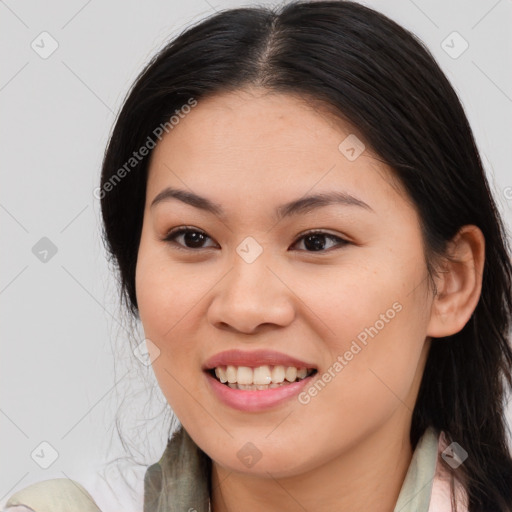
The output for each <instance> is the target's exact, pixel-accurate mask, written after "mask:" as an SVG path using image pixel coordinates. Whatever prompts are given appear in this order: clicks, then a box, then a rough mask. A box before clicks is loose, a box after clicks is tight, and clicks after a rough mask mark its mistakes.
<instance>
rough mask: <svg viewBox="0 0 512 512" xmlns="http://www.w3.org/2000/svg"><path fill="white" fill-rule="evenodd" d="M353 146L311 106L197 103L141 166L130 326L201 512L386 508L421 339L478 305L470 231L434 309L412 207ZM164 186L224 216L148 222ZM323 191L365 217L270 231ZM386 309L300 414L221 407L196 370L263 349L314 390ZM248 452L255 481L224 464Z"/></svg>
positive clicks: (447, 328)
mask: <svg viewBox="0 0 512 512" xmlns="http://www.w3.org/2000/svg"><path fill="white" fill-rule="evenodd" d="M352 133H356V134H357V132H356V130H355V129H354V128H351V127H350V126H348V125H347V124H344V123H342V122H341V121H339V120H337V119H335V118H334V117H333V116H329V115H327V114H326V113H325V112H321V111H320V110H319V109H314V108H313V107H312V103H311V102H310V103H309V104H306V103H305V102H304V101H303V100H302V99H301V98H299V97H297V96H294V95H289V94H286V95H284V94H276V93H269V92H268V91H265V90H261V89H255V88H251V89H244V90H240V91H236V92H230V93H224V94H222V95H217V96H214V97H210V98H207V99H203V100H200V101H199V103H198V105H197V106H196V107H195V108H194V109H193V110H192V111H191V112H190V113H189V114H188V115H187V116H185V117H184V118H183V119H181V120H180V122H179V124H178V125H176V126H175V127H174V128H173V130H172V131H170V132H169V133H168V134H167V135H166V136H165V137H164V138H163V139H162V141H161V142H159V144H158V145H157V147H156V148H155V150H154V152H153V154H152V156H151V162H150V168H149V174H148V184H147V185H148V186H147V195H146V206H145V212H144V223H143V229H142V235H141V241H140V247H139V253H138V261H137V271H136V290H137V300H138V304H139V312H140V318H141V321H142V324H143V327H144V332H145V335H146V338H148V339H150V340H151V342H152V344H154V345H152V347H153V348H152V347H151V346H150V347H149V350H150V353H151V351H153V353H154V354H158V351H157V350H156V349H154V347H158V350H159V351H160V352H159V354H158V357H157V358H156V359H155V360H154V362H153V368H154V371H155V375H156V377H157V380H158V382H159V385H160V387H161V389H162V391H163V393H164V395H165V397H166V398H167V400H168V402H169V404H170V406H171V407H172V409H173V411H174V412H175V414H176V415H177V416H178V418H179V420H180V421H181V423H182V424H183V426H184V428H185V429H186V430H187V432H188V433H189V434H190V436H191V437H192V439H194V441H195V442H196V443H197V445H198V446H199V447H200V448H201V449H202V450H203V451H204V452H205V453H207V454H208V455H209V456H210V457H211V459H212V461H213V475H212V486H213V492H212V505H213V510H214V511H215V512H219V511H220V512H224V511H234V510H244V511H246V512H251V511H256V510H262V509H264V510H267V511H278V510H291V511H294V510H297V511H299V510H301V511H302V510H304V509H306V510H315V511H316V512H323V511H327V510H351V511H358V510H380V511H392V510H393V508H394V505H395V503H396V499H397V497H398V494H399V492H400V488H401V485H402V483H403V480H404V478H405V474H406V472H407V468H408V466H409V463H410V460H411V456H412V448H411V446H410V443H409V430H410V424H411V415H412V410H413V407H414V403H415V400H416V396H417V392H418V389H419V384H420V380H421V376H422V372H423V368H424V365H425V361H426V357H427V354H428V348H429V346H430V336H446V335H448V334H453V333H454V332H457V331H458V330H460V329H461V328H462V327H463V326H464V324H465V323H466V322H467V320H468V319H469V317H470V315H471V313H472V311H473V309H474V307H475V306H476V303H477V301H478V297H479V294H480V288H481V274H482V268H483V254H484V252H483V250H484V241H483V237H482V235H481V232H480V231H479V230H478V228H475V227H474V226H467V227H465V228H464V229H463V230H461V232H460V234H459V235H460V236H459V237H458V238H457V240H455V242H454V243H453V244H452V245H451V246H450V251H451V254H452V257H453V261H452V262H450V261H448V260H446V261H444V260H443V261H442V262H441V263H440V265H442V269H441V267H440V269H441V270H443V271H442V272H440V273H439V274H438V275H437V276H436V277H435V283H436V286H437V289H438V295H437V296H435V295H434V293H433V291H432V287H431V284H430V281H429V279H428V275H427V267H426V262H425V256H424V245H423V240H422V235H421V230H420V221H419V218H418V215H417V213H416V210H415V208H414V206H413V204H412V203H411V202H410V200H409V199H408V198H407V196H406V194H405V193H404V191H403V190H402V188H401V186H400V184H399V183H398V181H397V180H396V179H394V175H393V173H392V171H391V169H389V168H388V167H387V166H385V165H384V164H382V163H380V162H378V161H377V160H376V159H375V158H374V156H373V155H372V153H371V151H370V149H369V148H366V150H365V151H364V152H363V153H362V154H361V155H360V156H359V157H358V158H357V159H356V160H354V161H350V160H349V159H347V158H346V156H345V155H344V154H343V153H342V152H341V151H340V150H339V149H338V146H339V144H340V143H341V142H342V141H343V140H344V139H345V138H346V137H347V136H348V135H349V134H352ZM167 186H172V187H175V188H180V189H183V190H186V191H192V192H194V193H196V194H198V195H200V196H203V197H207V198H208V199H210V200H212V201H214V202H216V203H218V204H220V205H221V206H222V207H223V209H224V210H225V216H224V217H221V216H219V215H215V214H212V213H208V212H205V211H202V210H200V209H198V208H194V207H193V206H191V205H187V204H185V203H183V202H181V201H179V200H176V199H172V200H169V201H163V202H161V203H159V204H157V205H156V206H154V207H153V208H151V207H150V204H151V202H152V200H153V199H154V198H155V197H156V195H157V194H158V193H159V192H160V191H161V190H162V189H164V188H165V187H167ZM332 190H336V191H341V192H344V193H349V194H351V195H353V196H355V197H357V198H358V199H360V200H362V201H364V202H365V203H367V204H368V205H369V207H370V208H369V209H367V208H362V207H358V206H353V205H345V204H337V205H330V206H327V207H323V208H320V209H316V210H311V211H309V212H306V213H302V214H299V215H295V216H293V217H290V218H284V219H282V220H280V221H276V219H275V217H274V209H275V208H276V207H278V206H279V205H281V204H283V203H285V202H288V201H292V200H294V199H298V198H301V197H303V196H304V195H309V194H313V193H319V192H328V191H332ZM180 226H192V228H193V230H196V231H199V232H200V233H201V232H202V233H205V235H206V238H205V239H204V240H203V242H202V244H201V243H198V244H192V247H199V248H192V249H188V250H187V249H186V246H187V245H186V244H187V242H186V241H185V239H184V237H183V236H178V237H177V238H175V239H174V242H172V241H164V240H163V239H164V238H165V237H166V234H167V233H168V232H169V231H170V230H171V229H172V228H176V227H180ZM311 229H319V230H322V231H326V232H327V233H328V234H331V235H335V236H338V237H340V238H341V239H345V240H347V241H348V243H343V242H340V241H338V240H336V239H330V238H329V237H322V236H320V237H319V240H317V241H318V242H319V243H320V244H322V243H324V244H325V246H324V247H325V249H323V250H319V251H315V250H314V247H313V248H312V244H309V245H308V244H307V243H306V242H305V239H304V238H300V237H301V236H302V235H303V233H304V232H305V231H307V230H311ZM248 236H251V237H253V238H254V239H255V240H256V241H257V242H258V244H259V245H260V246H261V248H262V249H263V252H262V253H261V254H260V255H259V257H258V258H257V259H256V260H255V261H254V262H252V263H250V264H249V263H247V262H246V261H244V259H242V258H241V257H240V256H239V254H238V253H237V251H236V248H237V247H238V246H239V244H240V243H241V242H242V241H243V240H244V239H245V238H246V237H248ZM317 238H318V237H317ZM189 240H190V239H189ZM190 245H191V244H190V243H189V247H190ZM180 247H181V248H182V249H181V250H180ZM393 304H395V305H396V304H398V305H399V307H400V311H399V312H396V314H395V315H394V317H393V318H392V319H388V322H385V323H384V327H383V328H381V329H379V330H378V333H377V334H376V335H375V336H374V337H373V338H370V337H369V338H368V342H367V345H366V346H362V347H363V348H362V350H360V351H359V352H358V353H357V355H355V356H354V357H353V359H352V360H350V361H348V364H347V365H346V366H344V367H343V369H342V371H339V372H338V373H337V374H336V377H335V378H333V379H331V381H330V382H329V383H328V384H327V385H326V386H325V387H324V388H323V389H322V390H321V391H320V392H319V393H318V394H317V395H316V396H314V397H312V398H311V400H310V401H309V402H308V403H307V404H302V403H300V402H299V401H298V400H297V397H295V398H292V399H290V400H288V401H286V402H285V403H283V404H281V405H279V406H277V407H275V408H273V409H269V410H265V411H262V412H258V413H255V412H242V411H239V410H235V409H232V408H230V407H228V406H227V405H224V404H223V403H221V402H220V401H219V400H218V399H217V398H216V395H215V394H214V393H213V392H212V391H211V389H210V387H209V385H208V382H207V379H206V377H205V375H204V373H203V372H202V370H201V366H202V365H203V364H204V362H205V361H206V360H207V359H208V358H210V357H211V356H213V355H214V354H217V353H219V352H221V351H224V350H228V349H241V350H248V351H251V350H255V349H271V350H277V351H279V352H282V353H284V354H287V355H290V356H293V357H296V358H299V359H302V360H305V361H309V362H313V363H314V365H315V366H316V367H317V368H318V373H317V376H316V378H320V377H321V375H322V374H323V373H324V372H326V371H328V369H329V367H331V368H332V366H333V364H334V363H335V361H336V360H337V357H338V356H339V355H342V356H343V354H345V352H346V351H347V350H349V348H350V347H351V344H352V342H353V341H354V340H356V339H357V336H358V334H360V333H361V332H362V331H364V329H365V328H367V327H370V326H374V325H375V324H376V321H378V320H379V319H381V318H382V317H381V315H386V311H388V310H389V309H390V308H392V305H393ZM395 307H398V306H395ZM380 325H381V324H379V326H380ZM360 345H361V344H360ZM247 442H251V443H253V444H254V445H255V446H256V447H257V449H258V450H259V452H260V453H261V459H260V460H259V461H258V462H257V463H256V464H255V465H254V466H252V467H251V468H248V467H246V466H245V465H244V464H243V463H242V461H241V460H240V459H239V458H238V456H237V452H238V451H239V450H240V449H241V448H242V447H243V446H244V445H245V444H246V443H247Z"/></svg>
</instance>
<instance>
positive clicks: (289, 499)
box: [212, 418, 412, 512]
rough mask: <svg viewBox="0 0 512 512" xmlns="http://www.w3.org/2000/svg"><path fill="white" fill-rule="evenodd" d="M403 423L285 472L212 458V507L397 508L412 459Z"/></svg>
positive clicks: (228, 511) (229, 511)
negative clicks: (257, 472)
mask: <svg viewBox="0 0 512 512" xmlns="http://www.w3.org/2000/svg"><path fill="white" fill-rule="evenodd" d="M401 419H402V420H403V418H401ZM405 423H406V425H404V424H403V422H402V425H403V426H402V427H400V428H397V423H396V422H391V423H390V424H387V425H386V426H384V427H383V428H381V429H380V430H378V431H376V432H374V433H372V434H371V435H369V436H367V437H365V439H364V440H363V441H362V442H359V443H358V444H357V445H354V446H353V447H352V448H350V449H349V450H346V451H344V452H343V453H342V454H340V455H338V456H336V457H335V458H333V459H330V460H329V461H328V462H326V463H324V464H323V465H321V466H319V467H316V468H314V469H312V470H310V471H308V472H306V473H302V474H299V475H294V476H290V477H286V478H279V479H276V478H272V477H271V475H270V474H269V476H268V478H266V477H262V476H254V475H250V474H246V473H240V472H234V471H231V470H230V469H228V468H223V467H221V466H219V465H218V464H216V463H215V461H212V512H234V511H235V510H244V512H256V511H260V510H262V509H263V510H266V511H268V512H277V511H282V510H297V511H304V510H315V512H327V511H332V510H350V511H351V512H356V511H367V510H380V511H383V512H393V510H394V507H395V504H396V501H397V499H398V496H399V494H400V489H401V487H402V484H403V481H404V479H405V475H406V473H407V469H408V467H409V464H410V462H411V459H412V447H411V445H410V442H409V428H410V425H409V424H408V422H405ZM404 439H405V440H406V442H405V443H404Z"/></svg>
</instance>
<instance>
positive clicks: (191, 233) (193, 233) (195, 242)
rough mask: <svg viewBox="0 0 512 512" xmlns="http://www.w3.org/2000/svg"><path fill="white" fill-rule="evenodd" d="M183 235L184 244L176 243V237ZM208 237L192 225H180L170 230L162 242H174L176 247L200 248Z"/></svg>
mask: <svg viewBox="0 0 512 512" xmlns="http://www.w3.org/2000/svg"><path fill="white" fill-rule="evenodd" d="M180 237H183V242H184V243H185V245H184V244H181V243H177V242H176V239H177V238H180ZM208 238H210V237H209V236H208V235H207V234H206V233H205V232H204V231H201V230H200V229H197V228H193V227H181V228H176V229H173V230H171V231H170V232H169V233H168V234H167V235H166V236H165V238H164V239H163V241H164V242H169V243H173V244H176V245H177V246H178V249H184V250H187V249H191V250H193V249H202V248H203V246H202V244H203V243H204V241H205V240H206V239H208Z"/></svg>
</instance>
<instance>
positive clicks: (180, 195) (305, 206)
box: [150, 187, 375, 220]
mask: <svg viewBox="0 0 512 512" xmlns="http://www.w3.org/2000/svg"><path fill="white" fill-rule="evenodd" d="M172 199H177V200H178V201H181V202H183V203H186V204H188V205H190V206H193V207H195V208H199V209H201V210H204V211H207V212H210V213H212V214H214V215H217V216H218V217H224V210H223V208H222V206H221V205H220V204H217V203H215V202H213V201H211V200H210V199H207V198H206V197H202V196H199V195H197V194H195V193H194V192H189V191H187V190H180V189H176V188H172V187H167V188H165V189H163V190H162V191H161V192H160V193H159V194H158V195H157V196H156V197H155V198H154V199H153V201H152V202H151V206H150V208H153V207H154V206H156V205H157V204H159V203H162V202H164V201H169V200H172ZM332 204H342V205H345V206H357V207H360V208H363V209H365V210H369V211H372V212H374V213H375V211H374V210H373V208H372V207H371V206H370V205H368V204H366V203H365V202H364V201H362V200H361V199H358V198H357V197H354V196H352V195H350V194H348V193H346V192H339V191H329V192H322V193H318V194H314V195H309V196H305V197H301V198H299V199H295V200H293V201H290V202H288V203H284V204H282V205H280V206H278V207H277V208H276V212H275V215H276V218H277V219H278V220H281V219H283V218H285V217H290V216H293V215H299V214H304V213H307V212H310V211H312V210H315V209H317V208H322V207H325V206H329V205H332Z"/></svg>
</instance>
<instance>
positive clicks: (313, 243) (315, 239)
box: [294, 230, 349, 252]
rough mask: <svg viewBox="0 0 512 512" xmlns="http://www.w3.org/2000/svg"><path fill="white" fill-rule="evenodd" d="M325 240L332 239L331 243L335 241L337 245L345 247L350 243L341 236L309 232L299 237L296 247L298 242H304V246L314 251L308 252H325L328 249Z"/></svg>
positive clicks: (316, 231) (315, 231)
mask: <svg viewBox="0 0 512 512" xmlns="http://www.w3.org/2000/svg"><path fill="white" fill-rule="evenodd" d="M325 239H330V240H331V241H333V240H334V241H335V242H336V241H337V242H338V244H337V245H340V246H344V245H347V244H348V243H349V242H348V241H347V240H344V239H343V238H340V237H339V236H336V235H332V234H330V233H326V232H325V231H318V230H313V231H308V232H307V233H305V234H304V235H302V236H301V237H299V238H298V239H297V240H296V241H295V243H294V245H295V244H297V242H299V241H301V240H304V246H305V247H307V248H308V249H312V250H308V251H307V252H319V251H324V250H325V249H326V247H325V246H326V243H325Z"/></svg>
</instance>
